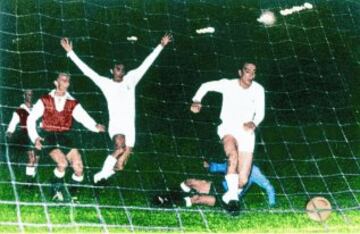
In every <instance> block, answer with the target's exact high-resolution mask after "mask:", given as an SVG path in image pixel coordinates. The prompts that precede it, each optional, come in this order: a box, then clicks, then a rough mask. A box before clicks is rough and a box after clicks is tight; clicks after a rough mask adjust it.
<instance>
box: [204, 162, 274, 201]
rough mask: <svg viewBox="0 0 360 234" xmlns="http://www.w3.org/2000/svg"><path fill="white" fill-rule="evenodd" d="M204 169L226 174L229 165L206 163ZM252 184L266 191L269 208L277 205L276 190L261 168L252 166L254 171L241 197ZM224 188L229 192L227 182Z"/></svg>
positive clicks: (224, 183)
mask: <svg viewBox="0 0 360 234" xmlns="http://www.w3.org/2000/svg"><path fill="white" fill-rule="evenodd" d="M204 167H205V168H206V169H208V170H209V172H210V173H222V174H225V173H226V170H227V163H226V162H224V163H215V162H210V163H208V162H206V161H204ZM252 184H257V185H258V186H260V187H261V188H263V189H264V190H265V191H266V194H267V197H268V202H269V206H270V207H273V206H274V205H275V203H276V200H275V190H274V187H273V186H272V185H271V183H270V181H269V180H268V179H267V178H266V176H265V175H264V174H263V173H262V172H261V170H260V168H259V167H257V166H256V165H252V169H251V172H250V176H249V180H248V183H247V184H246V186H245V187H244V189H243V190H242V191H241V193H240V194H239V197H241V196H243V195H244V194H245V193H246V191H247V190H248V189H249V188H250V186H251V185H252ZM222 185H223V188H224V190H225V191H227V190H228V186H227V183H226V181H225V180H224V181H223V182H222Z"/></svg>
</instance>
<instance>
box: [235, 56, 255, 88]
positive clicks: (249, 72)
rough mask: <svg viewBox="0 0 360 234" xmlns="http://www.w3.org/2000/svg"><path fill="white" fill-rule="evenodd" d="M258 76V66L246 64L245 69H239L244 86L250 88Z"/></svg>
mask: <svg viewBox="0 0 360 234" xmlns="http://www.w3.org/2000/svg"><path fill="white" fill-rule="evenodd" d="M255 74H256V65H255V64H253V63H248V62H246V63H244V65H243V67H242V68H241V69H239V76H240V79H241V82H243V84H244V85H246V86H250V85H251V83H252V81H253V79H255Z"/></svg>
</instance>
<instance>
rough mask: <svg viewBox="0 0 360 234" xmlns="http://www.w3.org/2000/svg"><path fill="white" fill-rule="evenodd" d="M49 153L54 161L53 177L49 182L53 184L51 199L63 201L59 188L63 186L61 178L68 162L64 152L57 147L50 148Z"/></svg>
mask: <svg viewBox="0 0 360 234" xmlns="http://www.w3.org/2000/svg"><path fill="white" fill-rule="evenodd" d="M49 155H50V157H51V158H52V159H53V160H54V161H55V163H56V168H55V170H54V177H53V179H52V182H51V183H52V185H53V192H54V197H53V199H55V200H58V201H63V200H64V196H63V193H62V191H61V190H62V187H63V179H64V176H65V171H66V168H67V167H68V165H69V164H68V161H67V159H66V156H65V154H64V153H63V152H62V151H61V150H59V149H54V150H52V151H51V152H50V154H49Z"/></svg>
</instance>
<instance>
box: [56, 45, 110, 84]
mask: <svg viewBox="0 0 360 234" xmlns="http://www.w3.org/2000/svg"><path fill="white" fill-rule="evenodd" d="M60 44H61V46H62V47H63V48H64V50H65V51H66V52H67V56H68V57H69V58H70V59H71V60H72V61H73V62H74V63H75V65H76V66H77V67H78V68H79V69H80V70H81V71H82V72H83V73H84V75H85V76H87V77H89V78H90V79H91V80H92V81H93V82H94V83H95V84H96V85H97V86H99V87H101V86H102V84H103V83H104V82H106V81H107V79H105V78H103V77H101V76H100V75H99V74H97V73H96V72H95V71H94V70H92V69H91V68H90V67H89V66H88V65H86V64H85V63H84V62H83V61H82V60H81V59H80V58H79V57H78V56H77V55H76V54H75V52H74V50H73V45H72V42H71V41H69V39H68V38H63V39H61V41H60Z"/></svg>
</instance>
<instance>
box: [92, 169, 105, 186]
mask: <svg viewBox="0 0 360 234" xmlns="http://www.w3.org/2000/svg"><path fill="white" fill-rule="evenodd" d="M103 179H105V178H104V175H103V173H102V172H101V171H100V172H98V173H96V174H95V175H94V184H97V183H99V182H100V181H101V180H103Z"/></svg>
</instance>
